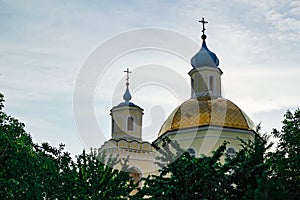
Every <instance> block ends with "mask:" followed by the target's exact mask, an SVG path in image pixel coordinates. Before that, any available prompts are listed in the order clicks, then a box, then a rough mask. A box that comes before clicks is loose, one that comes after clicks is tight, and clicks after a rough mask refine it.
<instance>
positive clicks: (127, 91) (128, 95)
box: [123, 68, 132, 102]
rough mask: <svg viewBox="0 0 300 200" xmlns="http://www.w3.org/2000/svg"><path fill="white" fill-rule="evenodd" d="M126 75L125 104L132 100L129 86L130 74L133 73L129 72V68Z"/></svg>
mask: <svg viewBox="0 0 300 200" xmlns="http://www.w3.org/2000/svg"><path fill="white" fill-rule="evenodd" d="M124 72H125V73H126V91H125V93H124V95H123V99H124V100H125V102H129V101H130V99H131V94H130V92H129V89H128V86H129V74H130V73H132V72H131V71H129V68H127V70H126V71H124Z"/></svg>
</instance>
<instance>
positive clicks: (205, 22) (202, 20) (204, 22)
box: [199, 17, 208, 40]
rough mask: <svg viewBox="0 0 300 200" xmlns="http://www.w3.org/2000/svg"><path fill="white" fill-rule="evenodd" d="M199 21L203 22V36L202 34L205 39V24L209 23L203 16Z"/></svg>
mask: <svg viewBox="0 0 300 200" xmlns="http://www.w3.org/2000/svg"><path fill="white" fill-rule="evenodd" d="M199 22H200V23H202V31H201V32H202V36H201V38H202V39H203V40H205V39H206V35H205V30H206V28H205V26H204V25H205V24H208V21H205V20H204V17H202V19H201V20H199Z"/></svg>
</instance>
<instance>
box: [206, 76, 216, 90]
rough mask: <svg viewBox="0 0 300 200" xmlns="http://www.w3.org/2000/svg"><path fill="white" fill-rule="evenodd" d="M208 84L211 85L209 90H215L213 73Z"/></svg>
mask: <svg viewBox="0 0 300 200" xmlns="http://www.w3.org/2000/svg"><path fill="white" fill-rule="evenodd" d="M208 85H209V88H208V90H209V91H212V92H213V91H215V77H214V76H213V75H210V76H209V80H208Z"/></svg>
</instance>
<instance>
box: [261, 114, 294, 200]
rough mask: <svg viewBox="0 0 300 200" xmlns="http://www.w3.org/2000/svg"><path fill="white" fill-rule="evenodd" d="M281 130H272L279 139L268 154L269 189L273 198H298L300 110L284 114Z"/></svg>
mask: <svg viewBox="0 0 300 200" xmlns="http://www.w3.org/2000/svg"><path fill="white" fill-rule="evenodd" d="M282 123H283V126H282V130H281V131H278V130H276V129H274V130H273V132H272V133H273V135H274V136H275V137H277V138H278V139H279V143H278V146H277V150H276V151H275V152H271V153H269V155H268V159H267V162H268V164H269V165H270V168H271V169H272V174H271V175H270V190H271V191H272V198H273V199H283V198H284V199H298V198H299V196H300V110H299V109H297V110H296V111H295V112H294V113H292V112H290V111H289V110H288V111H287V112H286V114H285V115H284V120H283V122H282Z"/></svg>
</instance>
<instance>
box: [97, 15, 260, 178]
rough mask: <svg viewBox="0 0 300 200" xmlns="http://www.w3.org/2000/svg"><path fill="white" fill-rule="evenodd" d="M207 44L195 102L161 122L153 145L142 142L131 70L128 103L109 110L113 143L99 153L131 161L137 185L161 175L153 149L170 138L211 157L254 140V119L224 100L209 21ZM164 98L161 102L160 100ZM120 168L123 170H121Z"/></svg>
mask: <svg viewBox="0 0 300 200" xmlns="http://www.w3.org/2000/svg"><path fill="white" fill-rule="evenodd" d="M199 22H201V23H202V24H203V28H202V36H201V39H202V44H201V48H200V50H199V51H198V52H197V53H196V54H195V55H194V56H192V55H191V70H190V72H189V73H188V74H189V76H190V80H191V81H190V83H191V97H190V99H188V100H186V101H185V102H183V103H182V104H181V105H179V106H178V107H177V108H175V109H174V110H173V112H172V113H171V114H170V115H169V116H168V117H167V119H166V120H165V121H164V122H162V126H161V129H160V131H159V132H158V133H157V138H156V139H155V140H154V141H153V142H152V144H151V143H149V142H147V141H143V140H142V125H143V114H144V113H143V108H142V106H140V105H136V104H135V103H134V102H132V101H131V98H132V96H131V94H130V89H129V73H130V71H129V69H127V70H126V71H125V72H126V73H127V79H126V89H125V93H124V95H123V100H124V101H123V102H120V103H119V104H118V105H116V106H114V107H113V108H112V109H111V110H110V115H111V137H112V138H111V139H110V140H108V141H106V142H104V144H103V145H102V146H101V147H100V148H99V151H98V152H99V153H102V152H106V154H107V155H110V156H112V157H116V156H118V157H119V158H127V157H128V156H129V163H128V164H129V166H130V173H131V174H132V176H133V177H134V178H135V179H136V180H138V179H140V178H141V177H147V176H148V175H149V174H155V173H157V170H158V166H157V165H156V164H155V159H156V156H157V152H156V149H155V148H154V146H158V147H159V146H161V145H162V142H163V138H165V137H168V138H169V139H170V140H171V141H172V140H174V141H176V142H178V143H179V144H180V147H181V148H182V149H184V150H186V151H187V152H188V153H189V154H190V155H192V156H196V157H199V156H201V155H209V154H210V153H211V152H212V151H214V150H216V149H217V148H218V147H219V146H220V145H221V144H223V142H224V141H228V142H229V144H228V145H227V155H228V156H234V155H235V153H236V151H238V150H239V149H240V148H241V147H240V140H239V138H240V139H243V140H253V139H254V137H255V135H256V132H255V125H254V123H253V122H252V120H251V119H250V118H249V117H248V116H247V114H246V113H244V112H243V111H242V110H241V109H240V108H239V107H238V106H237V105H235V104H234V103H233V102H231V101H230V100H228V99H226V98H224V97H223V96H222V92H221V76H222V74H223V71H222V70H221V68H220V66H219V59H218V57H217V56H216V54H215V53H213V52H212V51H210V50H209V49H208V47H207V44H206V40H207V36H206V35H205V30H206V29H205V27H204V25H205V24H206V23H207V22H206V21H205V20H204V18H202V20H200V21H199ZM158 98H159V97H158ZM116 167H117V168H118V167H120V165H119V166H118V165H117V166H116Z"/></svg>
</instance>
